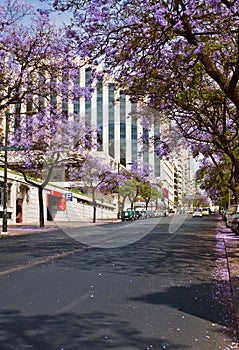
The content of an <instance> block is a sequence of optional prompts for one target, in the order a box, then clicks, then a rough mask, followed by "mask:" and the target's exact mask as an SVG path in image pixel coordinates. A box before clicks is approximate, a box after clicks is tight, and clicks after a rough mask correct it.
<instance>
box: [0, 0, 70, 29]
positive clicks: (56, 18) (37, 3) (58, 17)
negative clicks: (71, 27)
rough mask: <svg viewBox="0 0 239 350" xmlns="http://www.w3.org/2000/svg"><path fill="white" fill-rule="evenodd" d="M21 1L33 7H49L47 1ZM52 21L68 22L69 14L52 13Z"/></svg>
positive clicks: (2, 2)
mask: <svg viewBox="0 0 239 350" xmlns="http://www.w3.org/2000/svg"><path fill="white" fill-rule="evenodd" d="M18 2H19V3H27V4H30V5H32V6H33V8H35V9H38V8H47V7H49V5H48V4H47V1H44V2H42V1H40V0H18ZM4 3H5V0H0V5H4ZM51 18H52V21H53V22H54V23H56V24H62V23H63V22H67V20H68V19H69V16H68V15H67V14H66V13H62V14H59V13H54V14H52V15H51Z"/></svg>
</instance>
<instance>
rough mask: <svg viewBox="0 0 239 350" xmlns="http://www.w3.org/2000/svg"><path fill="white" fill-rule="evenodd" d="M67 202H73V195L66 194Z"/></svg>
mask: <svg viewBox="0 0 239 350" xmlns="http://www.w3.org/2000/svg"><path fill="white" fill-rule="evenodd" d="M65 196H66V200H67V201H70V202H72V193H66V194H65Z"/></svg>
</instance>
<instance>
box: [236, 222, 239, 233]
mask: <svg viewBox="0 0 239 350" xmlns="http://www.w3.org/2000/svg"><path fill="white" fill-rule="evenodd" d="M236 235H239V224H238V225H237V229H236Z"/></svg>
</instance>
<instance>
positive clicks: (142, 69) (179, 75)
mask: <svg viewBox="0 0 239 350" xmlns="http://www.w3.org/2000/svg"><path fill="white" fill-rule="evenodd" d="M52 4H53V7H54V9H55V10H60V11H67V10H71V11H72V14H73V20H72V23H71V24H70V25H69V26H68V32H67V34H68V37H69V38H71V39H72V40H73V42H74V45H75V49H76V51H77V52H78V54H79V55H80V56H83V57H84V56H86V57H91V59H92V62H94V63H97V61H98V62H100V63H103V64H104V66H105V69H106V70H110V71H111V72H113V73H114V74H115V77H116V78H117V79H118V82H119V85H120V86H121V87H122V88H124V89H125V91H126V92H127V93H129V94H131V96H132V97H134V98H136V100H137V101H139V100H141V101H143V102H145V101H147V104H148V105H149V106H151V107H152V108H154V109H157V110H159V111H160V112H161V113H163V114H164V115H166V116H168V118H170V119H171V120H172V122H173V125H175V126H176V127H177V128H178V129H179V130H180V132H181V133H182V134H183V136H184V137H185V139H187V140H188V142H189V143H190V144H191V145H192V147H193V151H194V152H195V154H197V153H198V152H200V153H201V154H203V155H204V154H205V156H206V155H207V154H208V149H210V150H212V152H213V153H214V152H215V153H217V152H218V153H219V154H220V158H221V159H222V158H223V156H222V155H221V154H223V155H225V157H226V159H227V161H226V164H227V166H228V167H229V168H228V169H229V171H230V172H231V174H232V177H231V179H232V180H231V183H230V184H229V185H230V186H231V188H232V190H233V191H234V194H235V196H238V193H237V191H238V189H237V188H236V186H235V184H237V183H238V182H239V144H238V129H239V115H238V109H239V87H238V79H239V55H238V43H239V40H238V38H239V30H238V20H239V13H238V6H239V1H238V0H202V1H197V0H190V1H188V0H167V1H165V0H158V1H154V0H144V1H139V0H124V1H119V0H107V1H105V0H99V1H92V0H87V1H86V0H77V1H76V0H67V1H66V0H54V1H52ZM164 145H165V144H164ZM195 149H196V150H197V151H195Z"/></svg>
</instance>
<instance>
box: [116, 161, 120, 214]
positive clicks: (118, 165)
mask: <svg viewBox="0 0 239 350" xmlns="http://www.w3.org/2000/svg"><path fill="white" fill-rule="evenodd" d="M117 170H118V176H119V172H120V162H118V163H117ZM117 200H118V213H117V219H118V220H119V219H120V193H119V187H118V199H117Z"/></svg>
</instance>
